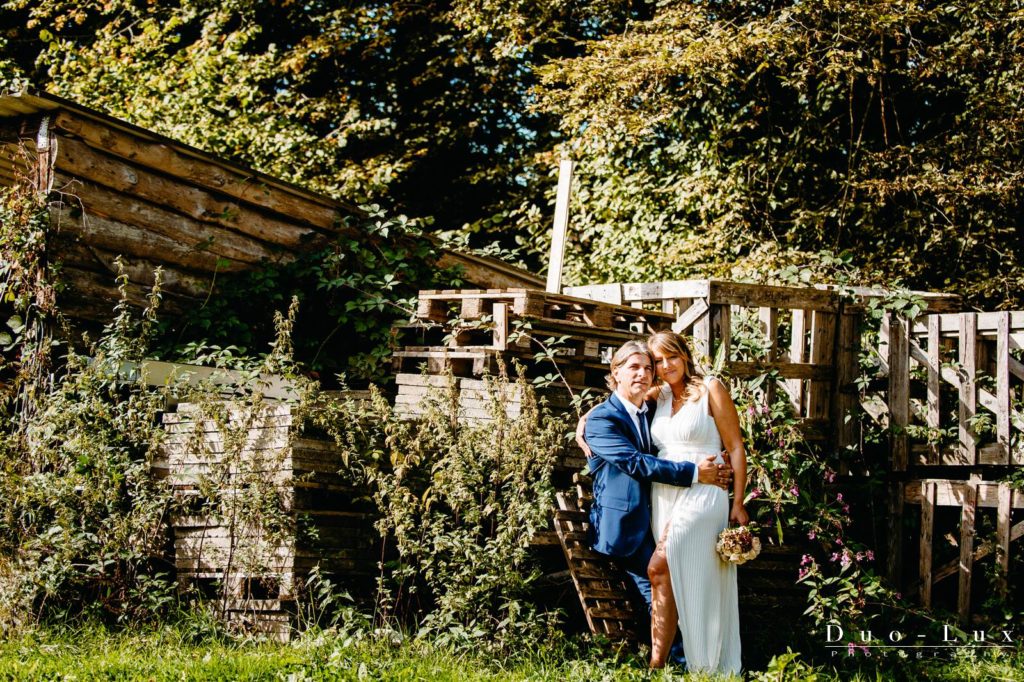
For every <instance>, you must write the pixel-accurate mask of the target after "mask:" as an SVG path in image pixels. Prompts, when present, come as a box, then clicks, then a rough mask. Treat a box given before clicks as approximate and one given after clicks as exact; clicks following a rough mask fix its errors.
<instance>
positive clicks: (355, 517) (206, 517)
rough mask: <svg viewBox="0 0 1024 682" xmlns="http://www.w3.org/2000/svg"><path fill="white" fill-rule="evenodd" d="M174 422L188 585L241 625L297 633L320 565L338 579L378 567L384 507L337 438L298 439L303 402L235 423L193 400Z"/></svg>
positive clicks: (172, 445)
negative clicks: (363, 488) (367, 499)
mask: <svg viewBox="0 0 1024 682" xmlns="http://www.w3.org/2000/svg"><path fill="white" fill-rule="evenodd" d="M163 422H164V428H165V430H166V432H167V433H166V438H165V442H164V444H163V446H162V447H163V449H162V457H163V459H164V463H165V466H166V470H167V480H168V482H169V483H170V485H171V486H172V487H173V488H174V490H175V495H176V498H177V502H178V505H177V508H178V513H176V514H175V515H174V517H173V519H172V526H173V536H174V558H175V565H176V568H177V573H178V580H179V585H181V587H182V589H183V590H187V589H190V588H194V589H195V590H196V591H197V592H198V593H199V594H200V595H201V596H203V597H205V598H210V599H217V600H218V601H217V604H218V606H219V607H221V610H222V612H223V615H224V617H225V619H226V620H227V621H228V622H230V623H235V624H238V625H241V626H243V627H245V628H246V629H249V630H254V631H258V632H262V633H265V634H267V635H270V636H273V637H277V638H280V639H286V638H287V637H288V636H289V635H290V633H291V631H292V629H293V626H294V625H295V620H296V615H297V613H298V611H299V608H300V607H301V603H300V601H299V599H300V597H301V596H302V594H303V588H304V587H305V584H306V581H307V579H308V578H309V577H310V576H311V575H312V573H313V571H314V570H319V571H321V572H322V573H323V574H324V575H327V576H330V577H331V578H332V580H334V581H335V582H337V581H338V579H339V578H340V579H341V580H342V581H350V580H353V579H355V580H356V581H359V580H360V579H362V580H365V581H367V582H368V578H369V576H372V575H373V574H374V573H375V571H376V564H377V553H376V551H375V550H374V545H375V543H376V532H375V530H374V526H373V514H372V513H370V511H369V510H368V509H366V508H365V507H362V506H361V505H360V503H359V502H357V491H355V490H354V489H353V488H351V487H350V486H349V485H347V484H346V481H345V480H343V478H342V477H341V476H340V475H339V473H338V472H339V470H340V469H341V468H342V462H341V456H340V454H339V452H338V451H337V448H335V446H334V444H333V443H332V442H330V441H327V440H317V439H313V438H308V437H298V435H297V433H296V429H297V427H298V426H299V425H298V424H296V423H295V420H294V418H293V414H292V408H291V406H289V405H287V404H271V405H269V406H266V407H264V408H262V409H261V410H259V413H258V414H257V415H253V414H252V413H251V411H250V412H248V413H247V412H245V411H241V410H234V411H232V412H230V413H229V418H228V420H227V422H226V426H225V425H222V424H218V423H217V422H216V421H214V420H212V419H209V418H208V417H207V416H205V415H204V413H203V412H202V411H201V410H200V409H199V408H197V407H196V406H194V405H189V404H182V405H179V406H178V411H177V412H176V413H169V414H165V415H164V417H163ZM264 504H266V505H268V506H270V507H276V511H271V512H270V513H269V514H266V515H265V514H263V513H261V512H262V507H261V505H264ZM267 519H271V520H272V521H270V522H269V523H268V521H267Z"/></svg>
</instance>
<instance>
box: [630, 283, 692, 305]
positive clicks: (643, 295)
mask: <svg viewBox="0 0 1024 682" xmlns="http://www.w3.org/2000/svg"><path fill="white" fill-rule="evenodd" d="M709 289H710V282H709V280H705V279H689V280H676V281H665V282H637V283H632V282H631V283H628V284H623V285H622V299H623V301H642V302H647V301H661V300H664V299H666V298H707V296H708V291H709Z"/></svg>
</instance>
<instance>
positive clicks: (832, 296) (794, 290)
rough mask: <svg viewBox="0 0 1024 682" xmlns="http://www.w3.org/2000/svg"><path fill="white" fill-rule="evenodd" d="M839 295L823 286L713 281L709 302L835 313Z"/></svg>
mask: <svg viewBox="0 0 1024 682" xmlns="http://www.w3.org/2000/svg"><path fill="white" fill-rule="evenodd" d="M838 298H839V297H838V295H837V294H836V292H834V291H828V290H823V289H806V288H798V287H777V286H769V285H766V284H746V283H741V282H726V281H722V280H710V283H709V301H708V302H709V303H710V304H711V305H715V304H716V303H717V304H726V305H741V306H746V307H750V308H754V307H770V308H789V309H800V310H803V309H806V310H818V311H821V312H830V313H834V312H835V311H836V309H837V307H838Z"/></svg>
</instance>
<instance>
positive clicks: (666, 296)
mask: <svg viewBox="0 0 1024 682" xmlns="http://www.w3.org/2000/svg"><path fill="white" fill-rule="evenodd" d="M565 292H566V293H567V294H571V295H573V296H581V297H586V298H594V299H598V300H604V301H608V302H611V303H623V304H627V305H631V306H634V307H657V308H659V309H661V310H663V311H665V312H668V313H672V314H674V315H675V316H676V322H675V323H674V324H673V325H672V328H673V330H674V331H677V332H680V333H683V334H687V335H689V336H690V337H691V338H692V339H693V346H694V352H695V354H696V355H697V356H698V357H699V356H704V357H705V358H706V360H705V362H710V361H711V360H712V359H713V358H715V356H716V355H717V354H718V353H722V354H723V355H724V359H725V368H726V370H727V372H728V374H729V375H731V376H735V377H738V378H749V377H754V376H757V375H760V374H764V373H766V372H774V374H775V376H776V377H777V381H776V382H773V383H771V384H769V386H768V393H769V396H768V397H769V400H771V398H772V396H773V394H774V392H775V391H776V390H784V391H785V392H786V394H787V395H788V396H789V400H790V402H791V403H792V405H793V410H794V413H795V415H796V416H797V417H798V418H800V419H801V422H802V426H803V431H804V433H805V435H806V436H807V437H808V438H809V439H811V440H816V441H819V442H824V441H828V442H829V443H830V444H831V445H832V446H834V447H835V448H838V449H842V448H845V447H848V446H851V445H853V444H854V443H855V441H856V433H855V430H854V429H855V424H854V423H852V422H850V421H847V420H846V419H845V415H846V414H848V413H849V412H850V411H852V410H853V409H854V408H855V407H856V405H857V400H858V398H857V394H856V391H855V390H854V389H853V388H852V382H853V380H854V379H855V378H856V373H857V354H858V352H859V350H860V340H859V334H860V332H859V317H860V316H861V315H862V314H863V312H864V304H865V302H866V301H868V300H870V299H871V298H875V297H879V296H882V295H883V293H884V292H881V291H877V290H870V289H855V290H854V289H847V290H844V291H840V290H838V289H835V288H824V287H820V288H819V287H780V286H768V285H762V284H745V283H738V282H728V281H722V280H715V279H706V280H682V281H672V282H655V283H647V284H641V283H635V284H602V285H593V286H582V287H569V288H567V289H566V290H565ZM915 293H916V294H917V295H919V296H921V298H922V300H923V301H924V303H925V305H926V306H927V308H928V309H929V310H932V311H938V312H945V311H949V310H956V309H958V307H959V301H958V299H957V298H956V297H955V296H949V295H945V294H929V293H922V292H915ZM850 294H852V295H850ZM741 326H742V327H746V328H747V329H748V330H752V329H753V328H754V327H755V326H756V328H758V329H759V330H760V335H761V344H759V345H758V344H754V345H753V346H751V347H746V346H744V347H738V346H735V345H734V344H733V337H734V335H733V331H734V329H735V328H738V327H741ZM748 336H749V335H748Z"/></svg>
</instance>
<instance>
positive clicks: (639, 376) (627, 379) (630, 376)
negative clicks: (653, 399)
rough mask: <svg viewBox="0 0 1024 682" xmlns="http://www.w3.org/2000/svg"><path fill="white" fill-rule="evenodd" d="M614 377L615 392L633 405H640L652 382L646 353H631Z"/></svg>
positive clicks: (649, 359) (652, 372) (652, 377)
mask: <svg viewBox="0 0 1024 682" xmlns="http://www.w3.org/2000/svg"><path fill="white" fill-rule="evenodd" d="M614 375H615V383H616V388H615V392H616V393H618V394H619V396H620V397H622V398H625V399H627V400H629V401H630V402H632V403H633V404H634V405H640V403H642V402H643V399H644V396H645V395H646V394H647V391H648V390H649V389H650V388H651V383H652V382H653V381H654V371H653V369H652V367H651V358H650V357H649V356H648V355H647V354H646V353H633V354H632V355H630V356H629V359H628V360H626V362H625V363H623V364H622V365H621V366H620V367H619V368H618V369H617V370H615V372H614Z"/></svg>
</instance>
